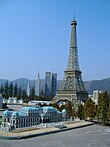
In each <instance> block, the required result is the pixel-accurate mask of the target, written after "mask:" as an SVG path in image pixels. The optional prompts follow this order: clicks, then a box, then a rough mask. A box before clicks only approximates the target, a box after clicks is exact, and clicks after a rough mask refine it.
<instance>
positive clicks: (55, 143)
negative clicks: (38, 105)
mask: <svg viewBox="0 0 110 147" xmlns="http://www.w3.org/2000/svg"><path fill="white" fill-rule="evenodd" d="M0 147H110V127H104V126H98V125H93V126H88V127H85V128H80V129H75V130H70V131H66V132H60V133H56V134H50V135H45V136H39V137H35V138H30V139H24V140H2V139H1V140H0Z"/></svg>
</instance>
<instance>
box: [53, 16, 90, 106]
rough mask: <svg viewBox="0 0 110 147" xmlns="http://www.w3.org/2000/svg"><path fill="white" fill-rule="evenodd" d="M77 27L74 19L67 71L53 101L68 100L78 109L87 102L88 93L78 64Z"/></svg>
mask: <svg viewBox="0 0 110 147" xmlns="http://www.w3.org/2000/svg"><path fill="white" fill-rule="evenodd" d="M76 25H77V22H76V20H75V19H74V20H73V21H72V22H71V27H72V29H71V41H70V53H69V60H68V66H67V69H66V70H65V71H64V79H63V80H62V83H61V85H60V87H59V89H58V91H57V94H56V96H55V98H54V99H53V101H54V102H55V101H57V102H58V101H61V100H63V101H64V100H68V101H71V102H72V103H73V105H74V108H76V109H77V107H78V105H79V103H80V102H81V101H83V102H84V101H86V100H87V97H88V95H87V92H86V90H85V87H84V83H83V80H82V77H81V73H82V72H81V71H80V68H79V62H78V49H77V37H76Z"/></svg>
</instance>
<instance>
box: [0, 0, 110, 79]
mask: <svg viewBox="0 0 110 147" xmlns="http://www.w3.org/2000/svg"><path fill="white" fill-rule="evenodd" d="M74 13H75V18H76V20H77V23H78V25H77V44H78V55H79V63H80V69H81V71H82V77H83V80H93V79H103V78H106V77H110V0H0V79H9V80H15V79H18V78H24V77H25V78H29V79H35V78H36V75H37V73H38V71H39V72H40V77H41V78H44V76H45V72H46V71H51V72H57V73H58V79H63V76H64V70H65V69H66V67H67V62H68V55H69V48H70V34H71V25H70V24H71V20H72V18H73V16H74Z"/></svg>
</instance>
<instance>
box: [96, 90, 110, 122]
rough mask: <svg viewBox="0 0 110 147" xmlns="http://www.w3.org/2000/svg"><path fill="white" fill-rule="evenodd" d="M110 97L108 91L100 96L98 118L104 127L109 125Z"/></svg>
mask: <svg viewBox="0 0 110 147" xmlns="http://www.w3.org/2000/svg"><path fill="white" fill-rule="evenodd" d="M108 110H109V96H108V93H107V91H106V92H103V93H101V94H99V98H98V108H97V116H98V119H99V120H100V122H101V123H102V124H103V125H107V124H108Z"/></svg>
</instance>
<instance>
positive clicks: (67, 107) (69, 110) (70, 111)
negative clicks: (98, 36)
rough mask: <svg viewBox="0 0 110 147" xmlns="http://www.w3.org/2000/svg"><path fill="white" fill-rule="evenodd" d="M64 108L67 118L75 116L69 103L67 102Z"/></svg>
mask: <svg viewBox="0 0 110 147" xmlns="http://www.w3.org/2000/svg"><path fill="white" fill-rule="evenodd" d="M65 108H66V111H67V115H68V117H74V116H75V110H74V109H73V105H72V103H71V102H68V103H67V104H66V107H65Z"/></svg>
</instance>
